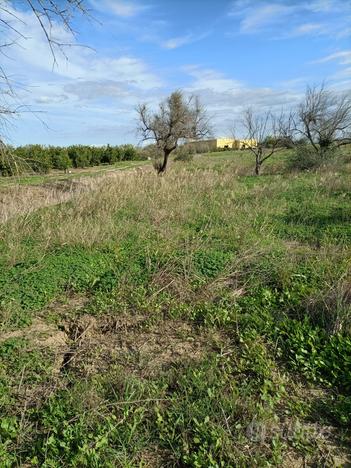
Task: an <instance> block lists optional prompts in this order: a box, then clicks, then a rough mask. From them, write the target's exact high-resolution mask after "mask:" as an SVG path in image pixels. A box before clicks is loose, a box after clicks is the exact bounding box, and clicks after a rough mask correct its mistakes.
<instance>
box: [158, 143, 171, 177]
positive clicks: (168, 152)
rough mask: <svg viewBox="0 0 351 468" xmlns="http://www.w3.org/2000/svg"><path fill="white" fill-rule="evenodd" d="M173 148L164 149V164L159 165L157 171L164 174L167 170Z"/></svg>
mask: <svg viewBox="0 0 351 468" xmlns="http://www.w3.org/2000/svg"><path fill="white" fill-rule="evenodd" d="M171 152H172V150H168V149H167V150H163V161H162V164H161V165H160V166H159V167H158V169H157V173H158V174H163V173H164V172H166V169H167V163H168V156H169V155H170V154H171Z"/></svg>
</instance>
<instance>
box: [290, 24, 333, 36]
mask: <svg viewBox="0 0 351 468" xmlns="http://www.w3.org/2000/svg"><path fill="white" fill-rule="evenodd" d="M324 28H325V26H324V25H323V24H321V23H304V24H300V25H299V26H297V28H296V29H295V30H294V31H293V34H294V35H296V36H303V35H305V34H310V33H313V32H323V30H324Z"/></svg>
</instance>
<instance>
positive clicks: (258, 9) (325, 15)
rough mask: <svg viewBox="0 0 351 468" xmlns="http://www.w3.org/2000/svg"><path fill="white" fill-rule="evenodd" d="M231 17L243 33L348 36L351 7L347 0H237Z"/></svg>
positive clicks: (286, 35) (233, 5) (284, 35)
mask: <svg viewBox="0 0 351 468" xmlns="http://www.w3.org/2000/svg"><path fill="white" fill-rule="evenodd" d="M228 15H229V17H233V18H236V19H237V20H239V32H240V33H241V34H259V33H271V34H272V37H273V38H289V37H296V36H302V35H326V36H332V35H335V34H339V35H340V36H345V35H349V34H350V27H349V22H350V19H351V4H350V2H348V1H344V0H312V1H307V0H292V1H291V2H285V1H284V0H273V1H272V0H263V1H262V2H257V1H254V0H234V1H233V2H232V4H231V8H230V10H229V13H228ZM306 20H307V21H306Z"/></svg>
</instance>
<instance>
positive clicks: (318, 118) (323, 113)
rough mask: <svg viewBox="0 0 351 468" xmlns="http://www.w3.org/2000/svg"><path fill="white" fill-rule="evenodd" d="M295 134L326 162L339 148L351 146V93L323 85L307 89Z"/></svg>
mask: <svg viewBox="0 0 351 468" xmlns="http://www.w3.org/2000/svg"><path fill="white" fill-rule="evenodd" d="M295 122H296V123H295V131H296V133H297V134H299V135H300V136H302V137H303V138H305V139H306V140H307V142H308V143H309V144H310V145H311V147H312V148H313V150H314V151H315V152H316V153H317V154H318V155H319V156H320V158H321V160H323V159H324V158H325V157H326V156H327V155H328V154H329V153H330V152H332V151H333V150H335V149H336V148H338V147H339V146H342V145H346V144H349V143H351V93H350V92H348V93H337V92H335V91H331V90H328V89H326V88H325V87H324V85H321V86H320V87H317V86H312V87H311V86H309V87H307V90H306V94H305V97H304V99H303V101H302V102H301V103H300V105H299V107H298V110H297V115H296V116H295Z"/></svg>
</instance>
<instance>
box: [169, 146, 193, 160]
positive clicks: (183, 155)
mask: <svg viewBox="0 0 351 468" xmlns="http://www.w3.org/2000/svg"><path fill="white" fill-rule="evenodd" d="M194 153H195V149H194V148H193V147H191V146H189V145H182V146H179V148H177V150H176V153H175V157H174V160H175V161H184V162H185V161H187V162H188V161H192V160H193V158H194Z"/></svg>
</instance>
